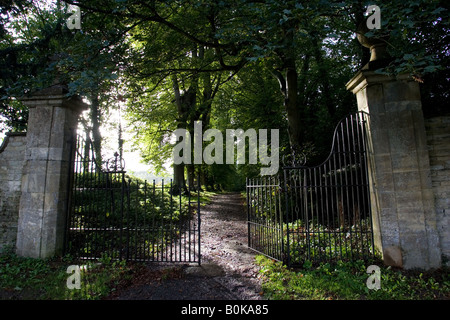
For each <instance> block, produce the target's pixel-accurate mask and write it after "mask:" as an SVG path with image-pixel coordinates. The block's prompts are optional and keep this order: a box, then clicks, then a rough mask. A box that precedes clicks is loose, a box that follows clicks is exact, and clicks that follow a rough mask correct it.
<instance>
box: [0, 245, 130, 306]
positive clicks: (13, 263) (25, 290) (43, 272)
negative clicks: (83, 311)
mask: <svg viewBox="0 0 450 320" xmlns="http://www.w3.org/2000/svg"><path fill="white" fill-rule="evenodd" d="M77 264H78V263H77V262H75V261H74V260H73V259H72V258H71V257H68V256H66V257H64V258H53V259H45V260H42V259H32V258H23V257H18V256H16V255H15V254H14V253H11V252H4V253H2V254H1V255H0V299H1V300H9V299H14V300H98V299H101V298H104V297H106V296H108V295H109V294H110V293H111V292H113V291H114V288H115V286H117V285H118V284H119V283H120V282H123V281H124V280H127V279H129V278H130V277H131V267H130V266H129V265H127V264H126V263H125V262H123V261H112V260H111V259H109V258H108V257H103V258H102V259H100V260H99V261H98V262H96V263H94V262H83V265H79V266H80V269H81V272H80V276H81V277H80V280H81V281H80V284H81V287H80V289H69V288H68V286H67V281H68V278H69V277H70V276H71V275H73V273H67V270H68V267H69V266H70V265H77Z"/></svg>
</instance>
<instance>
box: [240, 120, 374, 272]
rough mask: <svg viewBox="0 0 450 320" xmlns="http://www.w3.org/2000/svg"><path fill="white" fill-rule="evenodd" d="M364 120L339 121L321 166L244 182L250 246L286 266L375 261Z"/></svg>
mask: <svg viewBox="0 0 450 320" xmlns="http://www.w3.org/2000/svg"><path fill="white" fill-rule="evenodd" d="M367 116H368V115H367V114H365V113H362V112H359V113H356V114H351V115H349V116H347V117H346V118H344V119H342V120H341V121H340V122H339V124H338V125H337V126H336V129H335V131H334V136H333V145H332V149H331V152H330V154H329V156H328V157H327V159H326V160H325V161H324V162H323V163H322V164H320V165H317V166H313V167H307V166H304V165H302V166H295V165H292V166H287V167H283V170H282V171H283V172H282V175H281V176H277V177H266V178H264V177H263V178H259V179H247V209H248V242H249V243H248V244H249V247H250V248H253V249H254V250H256V251H258V252H259V253H262V254H264V255H267V256H269V257H271V258H273V259H276V260H280V261H284V262H285V263H286V264H287V265H289V266H302V265H303V264H304V263H305V262H306V261H309V262H312V263H319V262H334V261H337V260H356V259H366V260H367V259H371V258H373V257H374V243H373V226H372V218H371V207H370V197H369V182H368V181H369V179H368V171H367V144H366V141H367V139H366V122H367Z"/></svg>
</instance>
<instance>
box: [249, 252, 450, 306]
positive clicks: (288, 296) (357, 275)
mask: <svg viewBox="0 0 450 320" xmlns="http://www.w3.org/2000/svg"><path fill="white" fill-rule="evenodd" d="M257 264H258V265H259V266H260V276H261V278H262V280H263V294H264V296H265V297H266V298H268V299H271V300H428V299H450V276H449V270H448V268H443V269H441V270H437V271H434V272H420V271H400V270H394V269H392V268H389V267H385V266H381V264H380V265H379V267H380V276H381V277H380V282H379V283H380V288H379V289H378V290H375V289H369V288H368V286H367V282H368V279H369V277H371V276H373V274H368V273H367V267H368V265H366V263H365V262H364V261H362V260H361V261H356V262H338V263H337V264H335V265H330V264H328V263H325V264H321V265H319V266H318V267H312V265H311V264H305V266H304V268H303V269H297V270H293V269H288V268H287V267H286V266H285V265H283V264H282V263H280V262H276V261H274V260H272V259H269V258H267V257H265V256H257ZM369 281H370V280H369Z"/></svg>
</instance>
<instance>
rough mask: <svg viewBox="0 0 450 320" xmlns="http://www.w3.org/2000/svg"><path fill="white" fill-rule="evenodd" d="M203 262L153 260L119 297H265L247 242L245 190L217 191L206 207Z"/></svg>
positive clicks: (141, 298) (203, 225)
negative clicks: (174, 262)
mask: <svg viewBox="0 0 450 320" xmlns="http://www.w3.org/2000/svg"><path fill="white" fill-rule="evenodd" d="M201 214H202V216H201V217H202V224H201V246H202V247H201V250H202V263H201V265H200V266H199V265H198V264H195V265H192V264H191V265H182V264H175V265H174V264H160V263H157V264H149V265H148V266H146V267H145V270H143V271H141V272H140V273H139V277H138V278H137V279H134V280H133V281H132V284H131V285H128V286H127V287H125V288H123V289H121V290H119V292H117V293H115V294H114V295H113V296H111V297H109V298H110V299H118V300H261V299H262V297H261V295H260V291H261V289H260V280H259V278H258V277H257V275H258V267H257V266H256V265H255V263H254V257H255V253H254V252H253V251H252V250H250V249H249V248H248V247H247V245H246V244H247V223H246V219H247V215H246V210H245V206H244V200H243V198H242V197H241V195H240V194H239V193H227V194H220V195H216V196H215V197H214V198H213V200H212V202H211V203H210V204H208V205H206V206H205V207H203V208H202V210H201Z"/></svg>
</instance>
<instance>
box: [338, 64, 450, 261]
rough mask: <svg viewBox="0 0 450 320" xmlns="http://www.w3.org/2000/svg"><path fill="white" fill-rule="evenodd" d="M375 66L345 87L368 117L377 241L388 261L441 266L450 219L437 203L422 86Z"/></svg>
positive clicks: (370, 172) (448, 140)
mask: <svg viewBox="0 0 450 320" xmlns="http://www.w3.org/2000/svg"><path fill="white" fill-rule="evenodd" d="M371 66H373V62H371V63H369V64H368V65H367V66H366V67H365V68H363V70H361V71H360V72H358V73H357V74H356V75H355V77H354V78H353V79H351V80H350V82H348V84H347V89H348V90H350V91H352V92H353V93H354V94H355V95H356V98H357V103H358V109H359V110H360V111H365V112H367V113H368V114H369V115H370V116H369V120H368V122H369V123H368V149H369V153H370V156H369V159H368V162H369V163H368V165H369V177H370V187H371V194H370V196H371V203H372V215H373V223H374V234H375V239H374V240H375V245H376V247H377V248H378V249H379V250H380V252H381V253H382V255H383V260H384V262H385V263H386V264H387V265H391V266H397V267H403V268H405V269H413V268H420V269H432V268H438V267H440V266H441V264H442V262H443V260H444V262H445V260H446V259H448V258H450V256H449V251H450V247H449V243H448V242H447V243H446V246H444V247H442V246H441V244H442V243H445V241H444V239H448V233H449V230H448V217H447V218H446V219H442V217H441V218H440V217H439V215H440V214H441V213H440V212H439V211H437V209H436V205H435V196H436V192H439V191H437V190H436V188H435V189H433V182H432V170H431V166H430V157H429V145H428V143H427V132H426V129H425V128H426V127H425V121H424V117H423V112H422V103H421V97H420V88H419V84H418V83H417V82H415V81H414V80H413V79H411V78H410V77H408V76H398V77H396V78H393V77H390V76H387V75H383V74H379V73H377V72H375V70H374V69H375V68H372V67H371ZM447 143H448V144H449V145H450V132H449V135H448V137H447ZM449 160H450V159H449ZM449 164H450V163H449ZM448 213H449V211H448V208H447V216H448ZM444 214H445V210H444Z"/></svg>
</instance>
